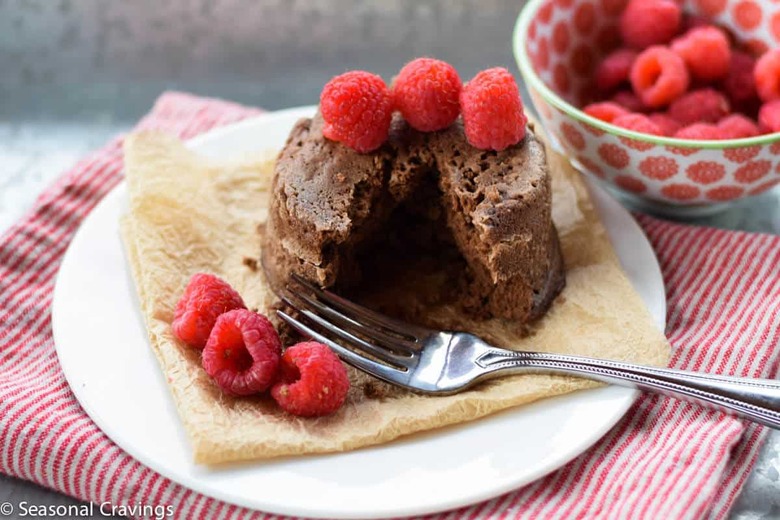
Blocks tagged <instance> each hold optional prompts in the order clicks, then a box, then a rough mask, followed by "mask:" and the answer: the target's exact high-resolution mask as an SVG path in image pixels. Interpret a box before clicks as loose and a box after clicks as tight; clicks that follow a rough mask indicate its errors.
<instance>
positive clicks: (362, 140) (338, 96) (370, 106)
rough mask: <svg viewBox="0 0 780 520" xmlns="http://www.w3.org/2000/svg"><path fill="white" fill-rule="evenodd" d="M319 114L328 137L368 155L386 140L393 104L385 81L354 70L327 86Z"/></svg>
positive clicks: (324, 133)
mask: <svg viewBox="0 0 780 520" xmlns="http://www.w3.org/2000/svg"><path fill="white" fill-rule="evenodd" d="M320 111H321V112H322V119H324V120H325V125H324V126H323V128H322V133H323V135H325V137H327V138H328V139H331V140H333V141H338V142H340V143H344V144H345V145H347V146H349V147H351V148H353V149H355V150H356V151H358V152H360V153H366V152H370V151H372V150H375V149H377V148H379V147H380V146H381V145H382V143H384V142H385V141H386V140H387V134H388V133H389V131H390V120H391V118H392V116H393V103H392V100H391V98H390V91H389V90H388V88H387V85H385V82H384V81H382V78H380V77H379V76H377V75H375V74H371V73H369V72H364V71H361V70H353V71H350V72H346V73H344V74H342V75H340V76H336V77H335V78H333V79H331V80H330V81H328V83H326V84H325V87H324V88H323V89H322V94H320Z"/></svg>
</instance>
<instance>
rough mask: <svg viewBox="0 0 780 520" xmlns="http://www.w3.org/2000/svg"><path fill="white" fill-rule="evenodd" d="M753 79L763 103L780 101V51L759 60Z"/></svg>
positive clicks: (776, 50)
mask: <svg viewBox="0 0 780 520" xmlns="http://www.w3.org/2000/svg"><path fill="white" fill-rule="evenodd" d="M753 79H754V80H755V82H756V90H757V91H758V97H760V98H761V100H762V101H764V102H769V101H774V100H775V99H780V49H774V50H771V51H768V52H766V53H764V55H763V56H761V57H760V58H759V59H758V61H757V62H756V66H755V68H754V69H753Z"/></svg>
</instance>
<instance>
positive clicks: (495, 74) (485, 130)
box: [460, 67, 528, 151]
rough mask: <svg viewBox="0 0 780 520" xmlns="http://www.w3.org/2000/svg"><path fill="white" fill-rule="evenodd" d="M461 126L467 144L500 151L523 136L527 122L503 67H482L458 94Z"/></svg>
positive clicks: (516, 93) (512, 77)
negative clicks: (461, 117)
mask: <svg viewBox="0 0 780 520" xmlns="http://www.w3.org/2000/svg"><path fill="white" fill-rule="evenodd" d="M460 110H461V113H462V114H463V129H464V131H465V133H466V139H467V140H468V142H469V144H471V145H472V146H474V147H476V148H481V149H483V150H498V151H500V150H503V149H505V148H507V147H509V146H512V145H514V144H517V143H519V142H520V140H521V139H522V138H523V137H525V125H526V122H527V121H528V120H527V119H526V117H525V114H524V113H523V102H522V100H521V99H520V90H519V89H518V87H517V83H516V82H515V78H514V76H512V74H511V73H510V72H509V71H508V70H506V69H505V68H502V67H495V68H492V69H487V70H483V71H482V72H480V73H478V74H477V75H476V76H474V78H473V79H472V80H471V81H469V82H468V83H466V84H465V85H464V86H463V90H461V93H460Z"/></svg>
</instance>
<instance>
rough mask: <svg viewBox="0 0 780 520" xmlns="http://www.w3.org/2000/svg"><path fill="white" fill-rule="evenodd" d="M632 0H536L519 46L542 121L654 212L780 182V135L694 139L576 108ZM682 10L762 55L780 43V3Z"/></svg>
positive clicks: (723, 202)
mask: <svg viewBox="0 0 780 520" xmlns="http://www.w3.org/2000/svg"><path fill="white" fill-rule="evenodd" d="M627 3H628V0H529V1H528V3H527V4H526V6H525V8H524V9H523V11H522V12H521V13H520V16H519V18H518V20H517V24H516V26H515V32H514V41H513V47H514V53H515V58H516V59H517V63H518V65H519V67H520V72H521V74H522V76H523V79H524V80H525V83H526V86H527V88H528V91H529V93H530V95H531V100H532V102H533V105H534V107H535V108H536V111H537V112H538V113H539V116H540V119H541V121H542V124H543V125H544V127H545V129H546V130H547V131H548V134H549V135H550V136H551V137H552V139H553V141H554V142H555V144H556V145H557V146H559V148H562V149H563V151H564V152H565V153H566V154H567V155H568V156H569V158H570V159H571V161H572V164H574V166H575V167H576V168H577V169H579V170H580V171H582V172H586V173H588V174H590V175H593V176H595V177H597V178H599V179H601V180H602V181H603V182H604V183H605V184H606V185H607V186H608V187H609V188H611V190H612V191H613V192H615V193H616V194H617V195H619V196H620V197H621V198H623V199H624V200H627V201H628V202H629V203H633V204H634V205H635V206H637V207H639V208H641V209H645V210H649V211H652V212H656V213H662V214H667V215H678V216H686V215H689V216H693V215H701V214H708V213H714V212H717V211H719V210H721V209H724V208H726V207H728V206H729V202H730V201H734V200H736V199H740V198H743V197H747V196H751V195H757V194H759V193H761V192H763V191H766V190H768V189H770V188H772V187H773V186H775V185H776V184H779V183H780V134H771V135H762V136H759V137H754V138H749V139H732V140H723V141H693V140H682V139H674V138H669V137H659V136H653V135H648V134H641V133H637V132H633V131H631V130H626V129H623V128H620V127H617V126H614V125H611V124H609V123H605V122H604V121H601V120H598V119H595V118H593V117H591V116H589V115H587V114H585V113H584V112H582V111H581V110H579V109H578V108H577V107H578V106H581V105H582V103H583V101H585V100H590V99H593V92H592V90H591V89H592V88H593V87H592V81H591V76H592V74H593V71H594V69H595V66H596V65H597V64H598V62H599V60H600V59H601V58H602V57H603V56H604V55H606V54H607V53H608V52H609V51H610V50H612V49H614V48H615V47H616V46H617V45H618V44H619V31H618V29H617V26H618V20H619V18H620V14H621V13H622V11H623V9H624V8H625V6H626V4H627ZM682 4H683V9H684V11H685V12H688V13H697V14H701V15H705V16H707V17H709V18H711V19H712V20H713V21H714V22H715V23H717V24H718V25H721V26H724V27H728V28H729V29H730V30H731V31H732V32H733V33H734V34H735V35H736V37H737V38H738V39H739V40H740V41H742V42H745V43H746V44H747V45H748V46H749V47H750V48H751V49H754V50H755V53H756V54H760V53H761V52H763V51H765V50H766V49H768V48H774V47H778V46H780V9H778V7H780V4H776V3H774V2H764V1H758V0H686V1H684V2H682Z"/></svg>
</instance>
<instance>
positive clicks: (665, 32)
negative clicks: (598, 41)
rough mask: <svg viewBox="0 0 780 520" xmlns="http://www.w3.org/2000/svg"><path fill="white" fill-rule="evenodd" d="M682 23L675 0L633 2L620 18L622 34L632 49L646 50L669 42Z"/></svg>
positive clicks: (634, 0) (639, 0)
mask: <svg viewBox="0 0 780 520" xmlns="http://www.w3.org/2000/svg"><path fill="white" fill-rule="evenodd" d="M681 22H682V12H681V10H680V6H679V5H677V3H676V2H674V0H653V1H652V2H650V1H648V0H631V2H629V4H628V7H626V9H625V11H623V14H622V15H621V17H620V34H621V36H622V37H623V41H624V42H625V43H626V44H627V45H630V46H631V47H636V48H637V49H644V48H646V47H650V46H651V45H660V44H664V43H667V42H669V40H671V39H672V38H674V37H675V35H677V33H678V32H679V30H680V23H681Z"/></svg>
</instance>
